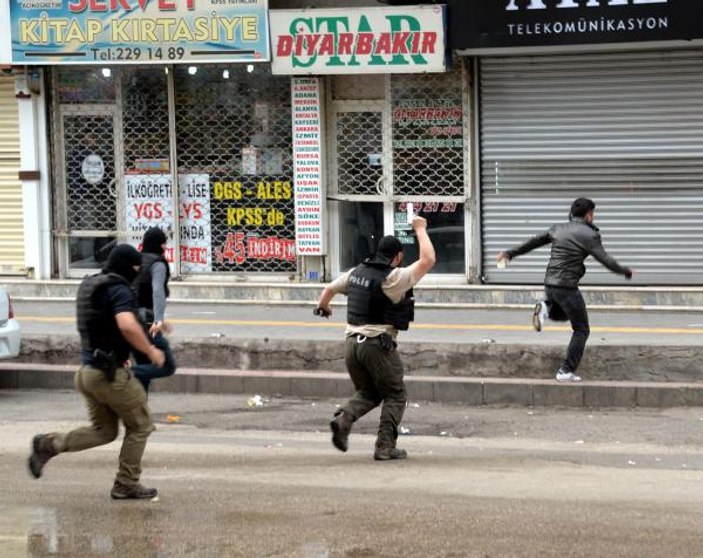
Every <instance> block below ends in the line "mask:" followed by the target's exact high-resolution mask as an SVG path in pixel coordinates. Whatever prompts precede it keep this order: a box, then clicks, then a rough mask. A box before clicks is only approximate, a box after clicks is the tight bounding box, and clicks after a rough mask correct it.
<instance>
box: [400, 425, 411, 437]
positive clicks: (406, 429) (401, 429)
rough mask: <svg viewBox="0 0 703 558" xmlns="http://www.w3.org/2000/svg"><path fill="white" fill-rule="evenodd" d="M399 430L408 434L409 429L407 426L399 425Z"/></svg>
mask: <svg viewBox="0 0 703 558" xmlns="http://www.w3.org/2000/svg"><path fill="white" fill-rule="evenodd" d="M399 431H400V433H401V434H403V435H405V436H408V435H409V434H410V429H409V428H408V427H407V426H401V427H400V430H399Z"/></svg>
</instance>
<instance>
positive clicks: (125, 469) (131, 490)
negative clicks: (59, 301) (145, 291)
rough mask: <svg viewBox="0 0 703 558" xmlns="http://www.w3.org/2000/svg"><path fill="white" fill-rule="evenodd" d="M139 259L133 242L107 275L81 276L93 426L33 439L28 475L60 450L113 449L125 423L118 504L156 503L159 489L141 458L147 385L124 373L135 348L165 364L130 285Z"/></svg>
mask: <svg viewBox="0 0 703 558" xmlns="http://www.w3.org/2000/svg"><path fill="white" fill-rule="evenodd" d="M140 265H141V255H140V254H139V252H137V250H136V249H135V248H134V247H132V246H129V245H127V244H120V245H118V246H116V247H115V248H114V249H113V250H112V252H110V256H109V257H108V260H107V264H106V266H105V269H104V270H103V271H102V273H99V274H97V275H92V276H89V277H86V278H85V279H83V282H82V283H81V285H80V287H79V289H78V297H77V321H78V331H79V333H80V337H81V362H82V364H83V365H82V366H81V368H80V370H78V372H77V373H76V379H75V384H76V388H77V389H78V390H79V391H80V392H81V394H82V395H83V397H84V398H85V402H86V406H87V408H88V413H89V415H90V420H91V423H92V424H91V425H90V426H84V427H82V428H77V429H76V430H73V431H71V432H66V433H60V432H54V433H51V434H37V435H36V436H34V439H33V440H32V454H31V455H30V458H29V470H30V472H31V474H32V475H33V476H34V477H35V478H39V477H41V475H42V470H43V468H44V465H46V463H47V462H48V461H49V460H50V459H51V458H52V457H54V456H55V455H58V454H59V453H62V452H76V451H82V450H85V449H89V448H93V447H96V446H101V445H104V444H109V443H110V442H112V441H113V440H114V439H115V438H116V437H117V433H118V422H119V420H122V422H123V423H124V425H125V437H124V441H123V442H122V451H121V452H120V457H119V471H118V473H117V478H116V479H115V483H114V485H113V487H112V490H111V492H110V495H111V496H112V498H114V499H116V500H124V499H144V498H153V497H154V496H156V494H157V491H156V489H153V488H146V487H144V486H142V485H141V484H140V483H139V478H140V476H141V461H142V455H143V454H144V448H145V447H146V441H147V438H148V437H149V434H151V432H152V431H153V430H154V424H153V422H152V418H151V412H150V411H149V407H148V406H147V400H146V392H145V391H144V388H143V387H142V384H141V383H140V382H139V381H138V380H137V379H136V378H135V377H134V376H133V375H132V374H131V372H130V371H129V370H128V369H127V368H126V366H125V363H126V362H127V360H128V359H129V353H130V350H131V349H135V350H138V351H140V352H142V353H144V354H145V355H147V356H148V357H149V359H150V360H151V362H152V363H154V365H156V366H163V365H164V362H165V356H164V353H163V351H161V350H160V349H158V348H156V347H155V346H154V345H152V344H151V343H150V342H149V339H148V337H147V336H146V335H145V333H144V330H143V329H142V325H141V324H140V322H139V320H138V318H137V315H136V314H137V305H136V303H135V300H134V293H133V292H132V287H131V283H132V281H134V279H135V277H136V276H137V274H138V272H139V267H140Z"/></svg>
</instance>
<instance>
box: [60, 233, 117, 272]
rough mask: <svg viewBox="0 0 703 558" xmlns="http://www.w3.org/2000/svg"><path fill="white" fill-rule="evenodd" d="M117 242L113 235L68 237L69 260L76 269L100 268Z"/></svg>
mask: <svg viewBox="0 0 703 558" xmlns="http://www.w3.org/2000/svg"><path fill="white" fill-rule="evenodd" d="M116 244H117V240H116V239H115V237H84V236H82V237H73V238H71V239H69V245H68V249H69V261H70V264H71V267H73V268H76V269H100V268H102V267H104V265H105V262H107V257H108V256H109V255H110V251H111V250H112V249H113V248H114V247H115V245H116Z"/></svg>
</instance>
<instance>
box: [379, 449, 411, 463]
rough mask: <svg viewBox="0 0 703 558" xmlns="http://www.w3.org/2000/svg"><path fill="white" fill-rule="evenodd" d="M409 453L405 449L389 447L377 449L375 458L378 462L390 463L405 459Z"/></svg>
mask: <svg viewBox="0 0 703 558" xmlns="http://www.w3.org/2000/svg"><path fill="white" fill-rule="evenodd" d="M406 457H408V452H407V451H405V450H404V449H398V448H390V447H388V446H384V447H378V446H377V447H376V451H375V452H374V454H373V458H374V459H375V460H376V461H390V460H391V459H405V458H406Z"/></svg>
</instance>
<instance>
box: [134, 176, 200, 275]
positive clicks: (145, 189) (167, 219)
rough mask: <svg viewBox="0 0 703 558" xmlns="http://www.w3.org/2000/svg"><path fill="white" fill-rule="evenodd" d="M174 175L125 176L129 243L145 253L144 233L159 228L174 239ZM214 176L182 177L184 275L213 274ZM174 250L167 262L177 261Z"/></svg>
mask: <svg viewBox="0 0 703 558" xmlns="http://www.w3.org/2000/svg"><path fill="white" fill-rule="evenodd" d="M171 179H172V176H171V175H170V174H132V175H128V176H126V177H125V187H124V191H125V195H126V205H125V207H126V213H127V215H126V217H127V219H126V221H127V223H126V225H127V231H128V235H129V238H128V242H129V243H130V244H132V245H133V246H135V247H137V249H140V250H141V244H142V238H143V236H144V232H145V231H146V230H147V229H149V228H151V227H159V228H160V229H161V230H162V231H164V232H165V233H166V235H167V236H168V237H170V238H172V237H173V227H174V222H175V219H174V214H173V186H172V181H171ZM209 181H210V177H209V176H208V175H207V174H186V175H181V176H179V205H180V219H179V221H180V237H181V247H180V256H181V272H182V273H193V272H201V273H202V272H209V271H212V250H211V248H210V246H211V231H210V182H209ZM173 249H174V247H173V246H172V245H171V246H169V247H168V249H167V250H166V259H167V260H168V261H169V262H173V261H174V253H173Z"/></svg>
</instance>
